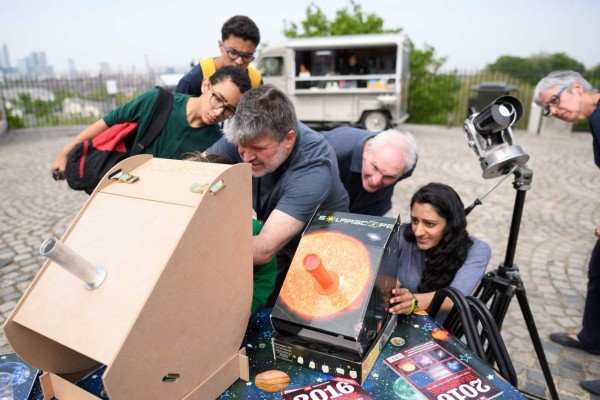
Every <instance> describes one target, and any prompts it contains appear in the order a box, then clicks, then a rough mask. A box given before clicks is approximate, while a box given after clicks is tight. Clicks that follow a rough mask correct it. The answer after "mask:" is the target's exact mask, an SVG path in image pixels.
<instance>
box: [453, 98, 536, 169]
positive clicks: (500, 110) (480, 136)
mask: <svg viewBox="0 0 600 400" xmlns="http://www.w3.org/2000/svg"><path fill="white" fill-rule="evenodd" d="M522 115H523V106H522V105H521V102H520V101H519V100H518V99H517V98H515V97H512V96H501V97H498V98H497V99H496V100H494V101H493V102H491V103H490V104H489V105H488V106H487V107H485V108H484V109H483V111H481V112H480V113H477V112H476V113H473V114H471V115H470V116H469V118H467V120H466V121H465V133H466V136H467V140H468V142H469V146H470V147H471V148H472V149H473V151H475V153H476V154H477V156H478V157H479V161H480V163H481V169H482V170H483V177H484V178H486V179H488V178H495V177H497V176H500V175H506V174H508V173H509V172H510V171H511V170H512V168H513V167H514V166H515V165H525V163H526V162H527V160H529V156H528V155H527V154H525V153H524V152H523V150H522V149H521V147H519V146H517V145H516V144H515V143H514V138H513V133H512V129H511V126H512V125H514V124H515V123H517V121H519V119H520V118H521V116H522Z"/></svg>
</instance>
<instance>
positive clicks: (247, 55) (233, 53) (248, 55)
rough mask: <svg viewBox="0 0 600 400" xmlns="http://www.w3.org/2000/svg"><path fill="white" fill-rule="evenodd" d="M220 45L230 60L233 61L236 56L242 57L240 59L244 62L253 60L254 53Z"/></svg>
mask: <svg viewBox="0 0 600 400" xmlns="http://www.w3.org/2000/svg"><path fill="white" fill-rule="evenodd" d="M221 46H223V48H224V49H225V51H226V52H227V57H229V59H230V60H231V61H235V60H237V59H238V58H240V57H242V60H243V61H244V62H245V63H249V62H251V61H252V60H254V53H240V52H239V51H237V50H235V49H230V48H228V47H227V46H225V45H224V44H222V45H221Z"/></svg>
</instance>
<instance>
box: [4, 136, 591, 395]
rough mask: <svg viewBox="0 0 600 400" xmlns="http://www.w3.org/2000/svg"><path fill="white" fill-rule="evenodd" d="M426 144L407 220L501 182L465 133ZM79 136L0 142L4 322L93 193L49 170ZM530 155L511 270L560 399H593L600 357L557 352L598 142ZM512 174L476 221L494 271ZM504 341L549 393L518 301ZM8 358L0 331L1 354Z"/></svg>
mask: <svg viewBox="0 0 600 400" xmlns="http://www.w3.org/2000/svg"><path fill="white" fill-rule="evenodd" d="M406 128H407V129H408V130H410V131H411V132H413V134H414V135H415V137H416V139H417V142H418V144H419V156H420V160H419V165H418V166H417V169H416V171H415V173H414V175H413V177H412V178H410V179H408V180H407V181H405V182H403V183H402V184H400V185H399V186H398V188H397V190H396V194H395V197H394V210H395V212H397V213H400V214H401V215H402V219H403V220H407V216H408V202H409V199H410V196H411V195H412V193H413V192H414V191H415V190H416V189H417V188H418V187H419V186H421V185H423V184H425V183H427V182H430V181H439V182H444V183H447V184H450V185H452V186H453V187H454V188H456V190H457V191H458V192H459V194H460V195H461V197H462V198H463V201H464V202H465V205H467V204H471V203H472V202H473V201H474V200H475V199H476V198H478V197H481V196H482V195H483V194H484V193H485V192H487V191H488V190H489V189H490V188H491V187H492V186H494V184H496V183H497V182H498V179H493V180H486V179H483V178H482V177H481V169H480V167H479V162H478V160H477V157H476V155H475V154H474V153H473V151H472V150H471V149H470V148H469V147H468V146H467V142H466V140H465V137H464V134H463V131H462V129H460V128H452V129H447V128H443V127H430V126H407V127H406ZM76 131H77V129H69V130H66V129H58V130H49V129H47V130H41V131H39V130H38V131H19V132H9V133H6V134H4V135H0V185H1V187H2V189H1V190H0V322H1V321H4V320H5V319H6V318H7V316H8V315H9V314H10V312H11V310H12V309H13V308H14V306H15V304H16V302H17V301H18V300H19V298H20V297H21V295H22V293H23V292H24V291H25V290H26V289H27V287H28V285H29V283H30V282H31V280H32V279H33V277H34V276H35V274H36V272H37V271H38V269H39V268H40V266H41V265H42V264H43V262H44V260H43V259H42V257H41V256H39V255H38V249H39V246H40V244H41V243H42V242H43V241H44V240H45V239H47V238H48V237H50V236H53V235H54V236H57V237H60V236H61V235H62V233H63V232H64V231H65V229H66V227H67V226H68V224H69V223H70V221H71V219H72V218H73V217H74V215H75V214H76V212H77V211H78V210H79V208H80V207H81V206H82V205H83V202H84V201H85V200H86V198H87V196H86V195H85V194H83V193H80V192H75V191H72V190H69V189H68V188H67V187H66V185H65V184H64V183H56V182H54V181H53V180H52V179H51V178H50V173H49V166H50V164H51V162H52V160H53V158H54V156H55V154H56V153H57V152H58V150H59V149H60V147H61V146H62V145H63V144H64V143H65V142H66V141H67V138H69V137H70V136H71V135H72V134H74V132H76ZM516 139H517V143H518V144H519V145H520V146H521V147H522V148H523V149H524V150H525V151H526V152H527V153H528V154H529V155H530V156H531V160H530V162H529V163H528V166H529V167H530V168H531V169H532V170H533V172H534V175H533V182H532V188H531V190H529V191H528V192H527V193H526V200H525V207H524V212H523V218H522V222H521V225H520V234H519V240H518V246H517V251H516V256H515V261H514V264H515V265H517V266H518V267H520V271H521V277H522V280H523V281H524V284H525V288H526V290H527V297H528V299H529V303H530V307H531V309H532V310H533V313H534V319H535V323H536V325H537V328H538V331H539V334H540V337H541V338H542V341H543V345H544V348H545V353H546V357H547V359H548V361H549V363H550V366H551V368H552V372H553V376H554V380H555V383H556V386H557V388H558V391H559V393H560V397H561V399H578V398H582V399H589V398H590V396H589V395H588V393H587V392H585V391H584V390H583V389H581V388H580V386H579V384H578V382H579V380H581V379H596V378H598V379H600V356H591V355H589V354H587V353H585V352H583V351H580V350H571V349H565V348H562V347H561V346H559V345H555V344H553V343H552V342H550V341H549V340H548V334H549V333H550V332H554V331H565V330H573V331H576V330H577V328H578V326H579V324H580V323H581V314H582V306H583V303H584V296H585V287H586V273H587V263H588V260H589V255H590V251H591V248H592V246H593V244H594V240H595V238H594V235H593V229H594V223H600V201H599V200H598V198H599V194H600V189H599V188H600V173H599V171H598V169H597V168H596V166H595V165H594V164H593V162H592V150H591V136H590V135H588V134H571V135H568V136H556V135H541V136H536V135H530V134H527V133H524V132H517V133H516ZM512 181H513V179H512V176H509V177H508V179H507V180H505V181H504V182H502V183H501V184H500V186H499V187H498V188H497V189H496V190H494V191H493V192H492V193H491V194H490V195H489V196H487V197H486V198H484V199H483V205H480V206H478V207H476V208H475V209H474V210H473V212H471V214H470V215H469V230H470V232H471V233H472V234H474V235H475V236H478V237H479V238H481V239H484V240H486V241H487V242H488V243H490V245H491V247H492V250H493V257H492V262H491V263H490V267H489V268H490V270H494V269H495V268H496V267H497V266H498V265H499V264H500V263H501V262H503V261H504V258H505V251H506V245H507V241H508V233H509V227H510V222H511V216H512V210H513V206H514V202H515V197H516V191H515V189H513V186H512ZM502 334H503V336H504V339H505V341H506V344H507V347H508V348H509V352H510V354H511V356H512V358H513V361H514V363H515V365H516V367H517V372H518V374H519V386H520V387H521V388H525V389H526V390H528V391H530V392H534V393H538V394H541V395H545V396H548V392H547V390H546V383H545V380H544V377H543V375H542V373H541V369H540V366H539V363H538V362H537V358H536V356H535V352H534V350H533V346H532V344H531V339H530V337H529V332H528V330H527V328H526V325H525V323H524V322H523V316H522V314H521V310H520V308H519V305H518V302H517V300H516V299H514V300H513V301H512V302H511V305H510V308H509V311H508V314H507V317H506V320H505V322H504V326H503V329H502ZM9 351H11V348H10V345H9V344H8V343H7V342H6V339H5V337H4V335H3V334H0V353H5V352H9Z"/></svg>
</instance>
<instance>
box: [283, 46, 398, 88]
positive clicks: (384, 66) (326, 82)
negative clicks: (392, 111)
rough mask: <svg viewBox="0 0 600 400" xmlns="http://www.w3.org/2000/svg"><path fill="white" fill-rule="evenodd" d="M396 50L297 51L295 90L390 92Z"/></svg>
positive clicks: (394, 68) (381, 48)
mask: <svg viewBox="0 0 600 400" xmlns="http://www.w3.org/2000/svg"><path fill="white" fill-rule="evenodd" d="M397 51H398V50H397V47H395V46H380V47H368V48H339V49H325V50H324V49H319V50H297V51H296V55H295V60H294V61H295V63H296V65H295V67H296V84H295V88H296V89H300V90H302V89H313V90H315V89H330V90H331V89H362V90H383V91H387V90H392V89H393V87H394V85H395V79H394V75H395V73H396V59H397Z"/></svg>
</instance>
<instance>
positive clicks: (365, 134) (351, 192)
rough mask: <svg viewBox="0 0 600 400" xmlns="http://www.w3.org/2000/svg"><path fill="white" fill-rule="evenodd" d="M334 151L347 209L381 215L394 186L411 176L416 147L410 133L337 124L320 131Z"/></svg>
mask: <svg viewBox="0 0 600 400" xmlns="http://www.w3.org/2000/svg"><path fill="white" fill-rule="evenodd" d="M322 133H323V136H325V139H326V140H327V141H328V142H329V144H330V145H331V147H333V150H334V151H335V154H336V157H337V161H338V166H339V171H340V178H341V180H342V183H343V184H344V187H345V188H346V191H347V192H348V196H349V197H350V212H352V213H356V214H366V215H374V216H384V215H386V213H389V211H391V209H392V196H393V194H394V186H395V185H396V184H397V183H398V182H399V181H401V180H402V179H405V178H408V177H409V176H411V175H412V173H413V171H414V169H415V167H416V164H417V158H418V157H417V146H416V143H415V140H414V138H413V136H412V135H411V134H410V133H406V132H400V131H398V130H395V129H389V130H387V131H383V132H381V133H373V132H371V131H367V130H363V129H358V128H351V127H339V128H335V129H333V130H331V131H327V132H322Z"/></svg>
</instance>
